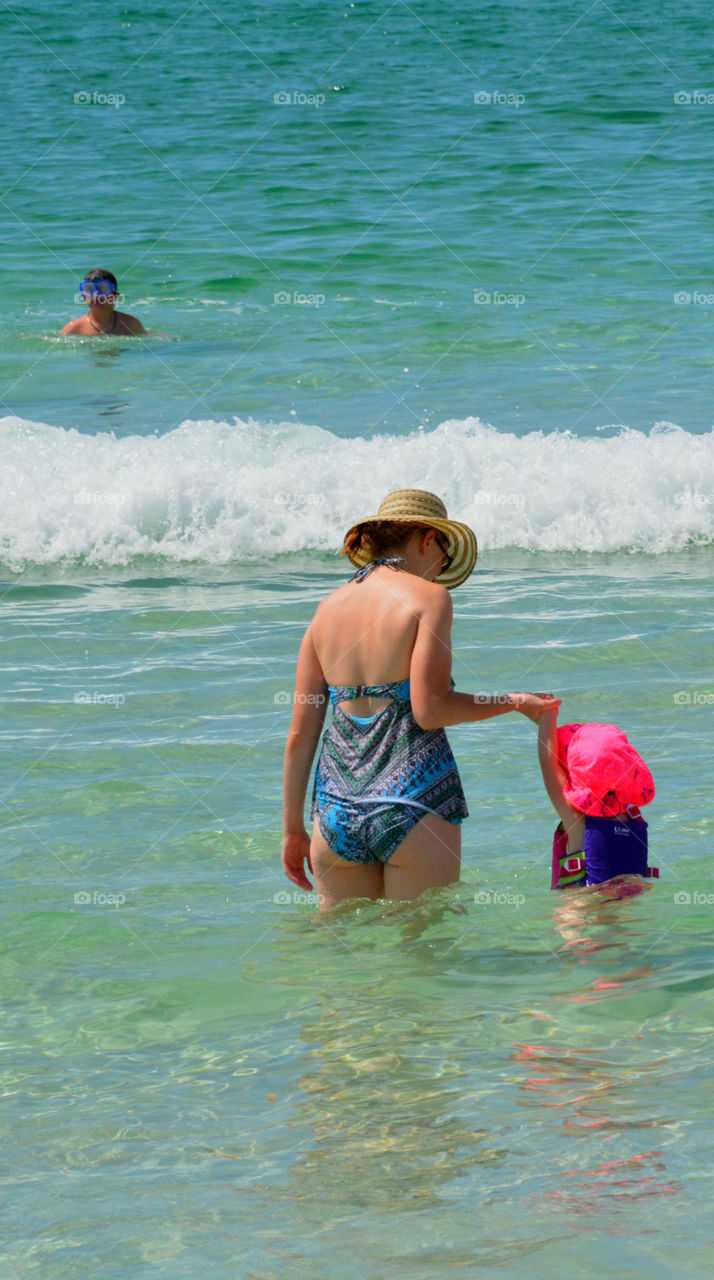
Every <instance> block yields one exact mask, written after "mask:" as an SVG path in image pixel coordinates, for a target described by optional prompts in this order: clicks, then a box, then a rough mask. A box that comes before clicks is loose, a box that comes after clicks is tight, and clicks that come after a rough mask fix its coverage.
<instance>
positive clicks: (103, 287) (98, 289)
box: [79, 280, 119, 298]
mask: <svg viewBox="0 0 714 1280" xmlns="http://www.w3.org/2000/svg"><path fill="white" fill-rule="evenodd" d="M79 292H80V294H82V295H83V296H84V297H85V298H87V297H91V296H93V295H94V294H95V293H98V294H100V295H101V296H102V297H103V298H113V297H114V296H115V294H116V295H118V293H119V290H118V288H117V286H116V285H115V284H112V282H111V280H83V281H82V283H81V285H80V286H79Z"/></svg>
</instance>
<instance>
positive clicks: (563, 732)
mask: <svg viewBox="0 0 714 1280" xmlns="http://www.w3.org/2000/svg"><path fill="white" fill-rule="evenodd" d="M558 760H559V762H560V765H561V767H562V769H563V771H564V772H565V774H566V775H567V785H565V786H564V787H563V795H564V796H565V798H566V800H567V801H568V803H569V804H572V806H573V808H574V809H579V810H580V812H581V813H586V814H588V815H589V816H590V817H592V818H616V817H617V815H618V814H620V813H624V812H625V810H626V809H627V807H628V805H636V806H637V807H638V808H639V807H640V805H645V804H649V802H650V800H653V799H654V794H655V788H654V782H653V781H652V774H651V773H650V771H649V769H648V768H647V765H646V764H645V762H644V760H643V759H642V756H641V755H640V754H639V752H637V751H635V748H634V747H633V745H632V743H631V742H630V741H629V740H628V738H627V735H626V734H624V733H623V731H622V729H618V727H617V725H615V724H564V725H560V726H559V728H558Z"/></svg>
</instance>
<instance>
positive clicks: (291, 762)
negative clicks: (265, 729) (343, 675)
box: [282, 627, 327, 889]
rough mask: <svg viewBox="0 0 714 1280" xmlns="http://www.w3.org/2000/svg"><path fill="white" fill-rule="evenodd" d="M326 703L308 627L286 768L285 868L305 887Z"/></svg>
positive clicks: (296, 683)
mask: <svg viewBox="0 0 714 1280" xmlns="http://www.w3.org/2000/svg"><path fill="white" fill-rule="evenodd" d="M326 707H327V683H326V681H325V677H324V675H323V674H322V668H321V666H320V663H319V661H318V657H317V654H316V652H315V646H314V644H313V640H312V632H311V629H310V627H308V629H307V631H306V632H305V636H304V638H303V642H302V644H301V646H300V654H299V656H298V664H297V674H296V677H295V698H294V702H293V718H292V722H291V725H290V729H289V731H288V740H287V743H286V745H285V763H284V768H283V849H282V860H283V870H284V872H285V874H286V876H287V877H288V879H290V880H292V881H293V883H294V884H298V885H300V887H301V888H303V889H311V888H312V885H311V884H310V881H309V880H308V879H307V876H306V875H305V863H306V862H307V865H308V868H309V869H310V870H312V867H310V837H309V835H308V833H307V831H306V829H305V817H304V809H305V797H306V795H307V787H308V783H309V781H310V770H311V768H312V762H313V759H314V756H315V751H316V749H317V744H318V741H319V739H320V733H321V731H322V725H323V722H324V719H325V711H326Z"/></svg>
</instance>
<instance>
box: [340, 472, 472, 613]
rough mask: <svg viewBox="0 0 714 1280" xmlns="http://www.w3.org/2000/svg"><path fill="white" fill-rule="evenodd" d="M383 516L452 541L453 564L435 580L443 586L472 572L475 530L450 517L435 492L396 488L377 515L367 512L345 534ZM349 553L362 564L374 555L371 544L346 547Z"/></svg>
mask: <svg viewBox="0 0 714 1280" xmlns="http://www.w3.org/2000/svg"><path fill="white" fill-rule="evenodd" d="M383 520H384V521H386V520H389V521H395V522H396V523H397V524H421V525H424V526H425V527H426V528H428V529H436V530H438V532H439V533H442V534H444V537H445V538H446V539H447V540H448V544H449V546H448V555H449V556H450V558H451V564H450V565H449V567H448V569H445V570H444V571H443V572H442V573H440V574H438V575H437V577H436V581H437V582H440V583H441V584H442V586H444V587H448V588H449V590H451V589H452V588H453V587H458V586H460V585H461V583H462V582H465V581H466V579H467V578H468V577H469V575H470V574H471V573H473V570H474V565H475V564H476V557H477V555H478V544H477V542H476V534H475V533H474V531H473V529H470V528H469V526H468V525H467V524H462V523H461V521H460V520H450V519H449V516H448V512H447V510H446V507H445V506H444V504H443V502H442V501H441V498H437V496H436V494H435V493H429V492H428V491H427V490H426V489H395V490H394V492H393V493H389V494H387V497H386V498H385V499H384V502H382V503H381V504H380V507H379V511H378V512H377V514H376V516H366V517H365V518H364V519H363V520H359V521H358V522H357V524H355V525H353V526H352V528H351V529H350V530H349V532H348V533H347V535H346V537H347V538H349V537H350V534H353V533H357V532H362V530H363V529H364V526H365V525H369V524H376V523H379V522H380V521H383ZM347 555H348V556H349V558H350V560H351V561H352V563H353V564H354V565H357V566H358V567H360V568H361V566H362V565H365V564H369V561H370V558H371V556H370V551H369V548H368V547H360V548H359V550H358V551H355V552H352V551H347Z"/></svg>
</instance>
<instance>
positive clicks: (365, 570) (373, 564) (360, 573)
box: [349, 556, 407, 582]
mask: <svg viewBox="0 0 714 1280" xmlns="http://www.w3.org/2000/svg"><path fill="white" fill-rule="evenodd" d="M406 563H407V561H406V556H381V557H380V559H379V560H370V561H369V563H368V564H363V565H362V567H361V568H360V569H358V570H357V572H356V573H353V574H352V577H351V578H350V579H349V581H350V582H364V580H365V578H366V577H367V575H368V574H370V573H371V572H372V570H373V569H376V568H378V566H379V565H380V564H406Z"/></svg>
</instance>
